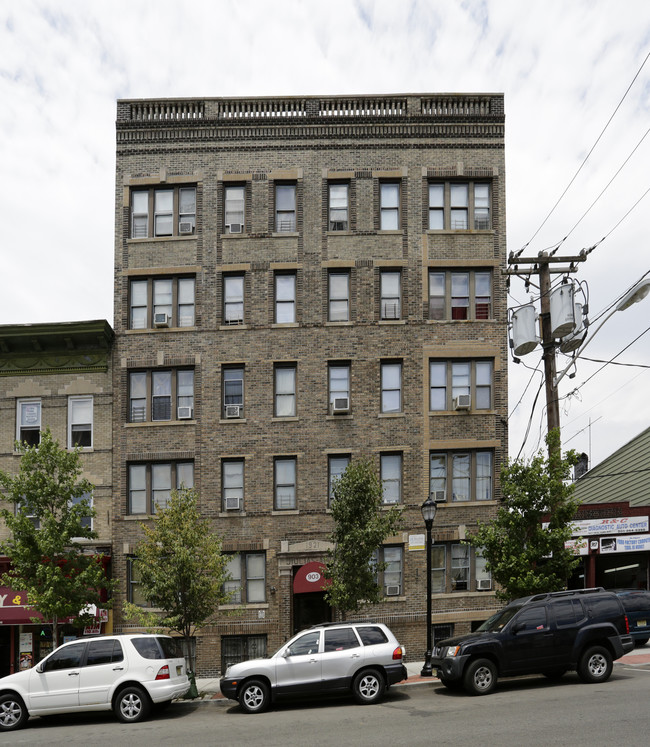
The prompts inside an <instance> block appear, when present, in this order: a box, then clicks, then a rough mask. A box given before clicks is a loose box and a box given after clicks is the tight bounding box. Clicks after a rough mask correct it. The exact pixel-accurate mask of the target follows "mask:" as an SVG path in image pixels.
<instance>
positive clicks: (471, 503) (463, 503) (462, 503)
mask: <svg viewBox="0 0 650 747" xmlns="http://www.w3.org/2000/svg"><path fill="white" fill-rule="evenodd" d="M436 505H437V506H438V508H443V509H447V508H453V507H454V506H499V505H500V502H499V501H497V500H495V499H494V498H490V499H489V500H485V501H476V500H474V501H438V503H437V504H436Z"/></svg>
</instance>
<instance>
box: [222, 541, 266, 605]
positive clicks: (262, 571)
mask: <svg viewBox="0 0 650 747" xmlns="http://www.w3.org/2000/svg"><path fill="white" fill-rule="evenodd" d="M226 568H227V571H228V573H229V574H230V581H226V583H225V584H224V591H225V592H226V593H227V594H230V598H229V600H228V604H263V603H264V602H266V555H265V554H264V553H263V552H262V553H258V552H241V553H238V554H237V555H233V556H232V557H231V558H230V560H229V561H228V565H227V566H226Z"/></svg>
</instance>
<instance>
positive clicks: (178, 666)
mask: <svg viewBox="0 0 650 747" xmlns="http://www.w3.org/2000/svg"><path fill="white" fill-rule="evenodd" d="M182 672H183V667H182V666H181V665H177V666H176V674H177V675H178V676H179V677H180V676H181V674H182Z"/></svg>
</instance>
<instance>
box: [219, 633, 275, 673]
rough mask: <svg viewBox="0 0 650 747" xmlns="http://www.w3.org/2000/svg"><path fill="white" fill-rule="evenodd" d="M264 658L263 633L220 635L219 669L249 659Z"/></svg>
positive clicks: (264, 642)
mask: <svg viewBox="0 0 650 747" xmlns="http://www.w3.org/2000/svg"><path fill="white" fill-rule="evenodd" d="M265 658H266V636H265V635H224V636H222V637H221V671H222V672H225V671H226V670H227V669H228V667H229V666H231V665H233V664H239V662H242V661H248V660H249V659H265Z"/></svg>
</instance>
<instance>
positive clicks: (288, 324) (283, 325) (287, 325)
mask: <svg viewBox="0 0 650 747" xmlns="http://www.w3.org/2000/svg"><path fill="white" fill-rule="evenodd" d="M299 326H300V324H299V323H298V322H275V323H273V324H272V325H271V329H286V328H289V329H291V328H292V327H299Z"/></svg>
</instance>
